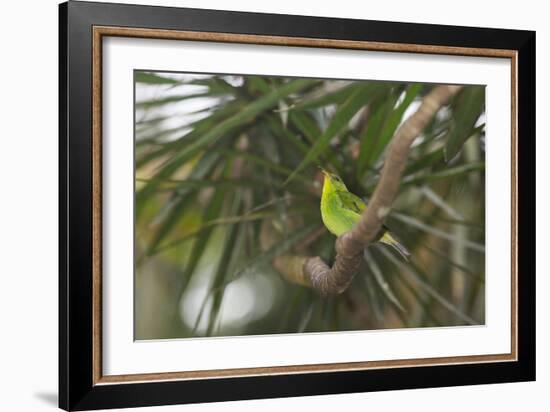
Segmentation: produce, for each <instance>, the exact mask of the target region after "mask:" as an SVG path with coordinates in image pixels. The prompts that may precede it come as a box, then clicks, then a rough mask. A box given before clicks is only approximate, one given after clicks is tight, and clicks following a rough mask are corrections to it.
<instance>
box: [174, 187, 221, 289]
mask: <svg viewBox="0 0 550 412" xmlns="http://www.w3.org/2000/svg"><path fill="white" fill-rule="evenodd" d="M224 199H225V191H223V190H217V191H216V192H215V193H214V195H213V197H212V199H211V200H210V202H209V204H208V206H207V207H206V210H205V211H204V213H203V218H202V219H203V220H204V221H210V220H214V219H215V218H217V217H218V216H219V215H220V212H221V210H222V206H223V202H224ZM213 230H214V228H213V227H208V228H206V229H205V230H204V231H203V232H202V233H201V234H200V235H199V236H197V238H196V239H195V242H194V243H193V247H192V249H191V253H190V255H189V261H188V262H187V265H186V266H185V269H184V271H183V274H182V278H181V284H180V286H179V288H178V289H179V293H178V296H181V295H182V293H183V292H184V291H185V289H186V288H187V285H188V284H189V281H190V280H191V277H192V276H193V274H194V272H195V269H196V267H197V264H198V263H199V261H200V258H201V257H202V255H203V253H204V251H205V250H206V245H207V244H208V240H209V239H210V236H211V235H212V231H213Z"/></svg>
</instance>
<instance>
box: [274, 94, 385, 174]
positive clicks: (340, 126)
mask: <svg viewBox="0 0 550 412" xmlns="http://www.w3.org/2000/svg"><path fill="white" fill-rule="evenodd" d="M385 87H387V86H386V85H385V84H383V83H367V84H360V85H358V86H357V88H356V89H355V90H354V91H353V93H352V94H351V95H350V96H349V97H348V99H347V100H346V101H345V102H344V103H343V104H342V105H341V106H340V107H339V108H338V109H337V111H336V113H335V114H334V117H333V118H332V120H331V122H330V124H329V125H328V127H327V129H326V130H325V131H324V133H323V134H322V135H321V136H320V137H319V138H318V140H317V141H316V142H315V143H314V145H313V147H312V148H311V149H310V150H309V152H308V153H307V154H306V156H305V158H304V160H302V162H301V163H300V165H298V167H297V168H296V169H295V170H294V171H293V172H292V174H291V175H290V176H289V178H288V179H287V180H286V182H285V184H286V183H288V182H290V181H291V180H292V179H293V178H294V177H295V176H296V175H297V174H298V173H299V172H301V171H302V170H303V169H304V168H305V167H306V166H308V165H310V164H311V163H312V162H314V161H316V160H317V159H318V157H319V155H320V154H321V153H323V151H325V149H327V147H329V145H330V140H331V139H332V138H333V137H335V136H336V135H337V134H338V133H341V132H342V131H343V130H344V129H345V128H346V127H347V126H348V124H349V121H350V120H351V118H352V117H353V116H355V114H356V113H357V112H358V111H359V110H360V109H361V108H362V107H363V106H364V105H365V104H367V103H368V102H369V101H371V100H372V99H373V98H374V97H376V96H377V95H378V94H379V93H380V92H381V91H382V90H384V88H385Z"/></svg>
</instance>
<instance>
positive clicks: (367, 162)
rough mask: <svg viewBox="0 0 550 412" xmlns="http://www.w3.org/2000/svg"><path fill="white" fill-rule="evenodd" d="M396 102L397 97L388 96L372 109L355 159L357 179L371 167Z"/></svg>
mask: <svg viewBox="0 0 550 412" xmlns="http://www.w3.org/2000/svg"><path fill="white" fill-rule="evenodd" d="M396 100H397V96H388V97H387V98H386V99H384V100H382V101H381V103H380V104H379V105H375V106H376V108H372V110H373V114H372V116H371V117H370V119H369V120H368V123H367V127H366V129H365V133H364V134H363V135H362V136H361V137H360V141H361V147H360V152H359V157H358V158H357V177H358V178H360V176H362V174H363V171H364V170H365V169H366V168H369V167H370V166H371V165H372V162H373V158H374V152H375V149H376V146H377V144H378V140H379V139H380V137H381V130H382V128H383V127H384V124H385V122H386V120H387V118H388V117H389V116H390V114H391V112H392V110H393V106H394V104H395V101H396ZM371 107H372V106H371Z"/></svg>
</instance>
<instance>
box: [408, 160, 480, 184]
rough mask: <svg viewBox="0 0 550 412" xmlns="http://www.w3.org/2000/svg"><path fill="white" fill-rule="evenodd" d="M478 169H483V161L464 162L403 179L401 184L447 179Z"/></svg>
mask: <svg viewBox="0 0 550 412" xmlns="http://www.w3.org/2000/svg"><path fill="white" fill-rule="evenodd" d="M480 170H485V162H476V163H470V164H465V165H461V166H456V167H451V168H448V169H444V170H441V171H439V172H436V173H431V174H427V175H422V176H416V177H410V178H407V179H404V180H403V182H402V185H416V184H424V183H428V182H433V181H436V180H442V179H449V178H451V177H458V176H462V175H465V174H468V173H471V172H478V171H480Z"/></svg>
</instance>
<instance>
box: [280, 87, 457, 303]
mask: <svg viewBox="0 0 550 412" xmlns="http://www.w3.org/2000/svg"><path fill="white" fill-rule="evenodd" d="M460 89H461V86H437V87H435V88H434V89H433V90H432V91H431V92H430V93H429V94H427V95H426V96H425V97H424V99H423V100H422V103H421V105H420V107H419V108H418V110H417V111H416V113H414V114H413V115H412V116H411V117H409V118H408V119H407V120H406V121H405V122H404V123H403V124H402V125H401V127H400V128H399V129H398V130H397V132H396V133H395V135H394V137H393V139H392V141H391V143H390V147H389V148H388V152H387V155H386V160H385V162H384V167H383V169H382V173H381V176H380V181H379V182H378V185H377V186H376V189H375V191H374V194H373V196H372V197H371V199H370V201H369V204H368V207H367V208H366V209H365V211H364V212H363V214H362V216H361V220H360V221H359V222H358V223H357V225H356V226H355V227H354V228H353V229H352V230H350V231H349V232H347V233H344V234H343V235H341V236H340V237H338V239H337V240H336V246H335V247H336V259H335V262H334V265H333V266H332V267H329V266H328V265H327V264H326V263H325V262H324V261H323V260H322V259H321V258H320V257H318V256H317V257H307V256H280V257H279V258H278V260H277V265H276V268H277V269H278V270H279V271H280V272H281V273H282V274H283V276H284V277H285V278H286V279H288V280H291V281H294V282H296V283H301V284H308V285H309V286H311V287H312V288H314V289H316V290H318V291H319V292H320V293H321V294H323V295H331V294H338V293H342V292H343V291H344V290H346V289H347V287H348V286H349V284H350V283H351V281H352V279H353V277H354V276H355V274H356V273H357V271H358V270H359V265H360V264H361V260H362V259H363V257H362V252H363V249H364V248H365V247H367V246H368V245H369V243H371V242H372V241H374V240H375V239H376V236H377V234H378V233H379V231H380V229H381V228H382V223H383V222H384V219H385V218H386V216H387V215H388V213H389V211H390V208H391V205H392V203H393V200H394V199H395V197H396V195H397V193H398V191H399V185H400V183H401V175H402V173H403V170H404V168H405V165H406V163H407V157H408V154H409V151H410V148H411V145H412V144H413V142H414V140H415V139H416V138H417V137H418V135H419V134H420V133H421V132H422V130H424V128H425V127H426V125H427V124H428V123H429V122H430V120H431V119H432V118H433V116H434V115H435V114H436V113H437V112H438V111H439V109H440V108H441V107H443V106H444V105H445V104H446V103H447V102H448V101H449V99H450V98H451V97H452V96H454V95H455V94H456V93H457V92H458V91H459V90H460ZM286 259H289V260H288V262H286ZM287 263H288V264H287Z"/></svg>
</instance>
